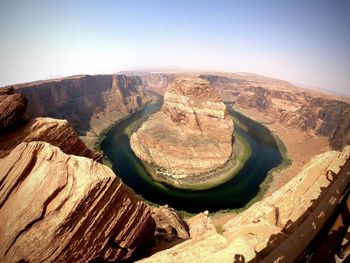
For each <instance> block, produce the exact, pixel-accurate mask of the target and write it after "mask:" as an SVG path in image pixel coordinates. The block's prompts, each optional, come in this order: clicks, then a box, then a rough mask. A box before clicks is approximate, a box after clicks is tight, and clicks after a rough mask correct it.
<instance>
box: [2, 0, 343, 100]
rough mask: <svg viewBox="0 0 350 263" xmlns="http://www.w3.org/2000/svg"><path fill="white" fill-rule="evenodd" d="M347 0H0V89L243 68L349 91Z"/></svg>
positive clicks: (228, 70) (237, 70)
mask: <svg viewBox="0 0 350 263" xmlns="http://www.w3.org/2000/svg"><path fill="white" fill-rule="evenodd" d="M349 25H350V1H308V2H304V1H291V2H289V3H287V2H286V1H283V2H281V1H249V2H248V1H221V2H217V1H216V2H215V1H176V2H163V1H147V2H146V1H127V2H121V1H72V2H70V1H60V2H58V1H57V2H56V1H30V2H29V1H7V2H5V1H0V40H1V49H0V57H1V59H0V86H4V85H10V84H16V83H23V82H29V81H36V80H41V79H47V78H50V77H51V76H71V75H78V74H111V73H117V72H119V71H130V70H131V71H132V70H152V69H159V70H166V69H168V70H169V69H175V70H179V69H180V70H181V69H186V70H194V71H198V70H199V71H223V72H248V73H254V74H259V75H263V76H268V77H274V78H278V79H283V80H286V81H289V82H291V83H301V84H303V85H305V86H310V87H316V88H320V89H324V90H329V91H333V92H337V93H341V94H345V95H350V88H349V84H348V83H349V82H350V26H349Z"/></svg>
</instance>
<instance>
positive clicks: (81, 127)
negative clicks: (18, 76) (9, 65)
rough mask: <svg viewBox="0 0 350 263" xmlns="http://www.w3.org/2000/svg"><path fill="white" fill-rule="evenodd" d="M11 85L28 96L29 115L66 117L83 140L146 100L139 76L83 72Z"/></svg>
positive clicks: (97, 132) (98, 132) (141, 104)
mask: <svg viewBox="0 0 350 263" xmlns="http://www.w3.org/2000/svg"><path fill="white" fill-rule="evenodd" d="M14 88H15V90H16V91H17V92H18V93H21V94H23V95H24V96H25V97H26V98H27V99H28V101H29V106H28V109H27V114H28V115H29V116H30V117H38V116H48V117H52V118H57V119H66V120H68V122H69V123H70V125H71V126H72V127H73V128H74V129H76V131H78V133H79V134H80V135H86V136H87V137H85V138H84V139H86V142H88V139H89V137H90V136H91V137H92V138H94V137H95V136H97V135H99V134H100V132H101V131H102V130H103V129H105V128H107V127H109V126H110V125H111V124H113V123H114V122H116V121H117V120H119V119H121V118H123V117H125V116H126V115H128V114H129V113H132V112H134V111H136V110H139V109H141V108H142V107H143V106H144V105H145V104H146V103H147V102H148V101H149V98H148V97H147V96H146V94H145V93H144V90H143V85H142V81H141V79H140V78H139V77H136V76H135V77H131V76H130V77H127V76H125V75H94V76H89V75H84V76H75V77H68V78H63V79H57V80H47V81H39V82H32V83H27V84H21V85H15V86H14ZM89 145H90V146H92V145H93V144H92V143H89Z"/></svg>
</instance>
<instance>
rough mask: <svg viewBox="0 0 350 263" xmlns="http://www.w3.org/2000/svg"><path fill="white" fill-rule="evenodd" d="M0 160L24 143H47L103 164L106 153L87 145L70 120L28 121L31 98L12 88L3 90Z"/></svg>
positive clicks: (0, 98) (43, 119)
mask: <svg viewBox="0 0 350 263" xmlns="http://www.w3.org/2000/svg"><path fill="white" fill-rule="evenodd" d="M0 94H1V95H0V109H3V110H1V111H0V118H1V121H2V122H1V123H2V124H0V126H2V129H0V135H1V136H0V158H1V157H3V156H5V155H7V154H8V153H9V152H10V151H11V150H12V149H13V148H14V147H15V146H17V145H18V144H19V143H21V142H31V141H44V142H48V143H50V144H52V145H54V146H58V147H59V148H61V150H63V151H64V152H65V153H67V154H74V155H80V156H85V157H88V158H91V159H94V160H96V161H101V159H102V154H101V153H98V152H96V151H93V150H91V149H89V148H88V147H86V146H85V144H84V143H83V142H82V141H81V140H80V139H79V137H78V136H77V134H76V132H75V131H74V129H73V128H72V127H71V126H70V125H69V124H68V122H67V121H66V120H56V119H51V118H39V117H38V118H36V119H30V120H28V119H24V118H23V115H24V113H25V110H26V106H27V99H26V98H25V97H24V96H23V95H21V94H16V93H14V90H13V89H12V88H7V89H3V90H0Z"/></svg>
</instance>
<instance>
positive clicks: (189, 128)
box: [131, 78, 233, 178]
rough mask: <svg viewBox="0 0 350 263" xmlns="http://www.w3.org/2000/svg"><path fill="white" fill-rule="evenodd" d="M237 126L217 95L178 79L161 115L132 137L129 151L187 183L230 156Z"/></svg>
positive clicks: (197, 81)
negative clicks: (234, 126)
mask: <svg viewBox="0 0 350 263" xmlns="http://www.w3.org/2000/svg"><path fill="white" fill-rule="evenodd" d="M232 133H233V122H232V119H231V117H230V116H229V115H228V114H227V111H226V106H225V104H224V103H223V102H222V101H221V99H220V96H219V94H218V92H217V91H216V90H215V89H214V88H212V87H210V86H209V85H208V82H207V81H206V80H203V79H200V78H178V79H176V80H175V81H174V82H173V83H172V85H171V86H170V87H169V88H168V90H167V92H166V94H165V96H164V104H163V107H162V110H161V111H160V112H157V113H155V114H153V115H151V116H150V117H149V119H148V120H147V121H146V122H145V123H143V124H142V126H141V127H140V129H139V130H138V131H137V132H136V133H134V134H133V135H132V136H131V148H132V149H133V151H134V152H135V154H136V155H137V156H138V157H139V158H140V159H142V160H144V161H146V162H147V163H149V164H152V165H155V166H156V167H160V168H161V169H162V168H163V169H165V170H166V171H165V174H168V173H169V174H172V175H174V176H177V177H179V178H180V177H186V176H187V175H190V174H200V173H205V172H208V171H212V170H214V169H216V168H218V167H220V166H222V165H224V164H225V163H226V161H227V160H228V159H229V158H230V157H231V154H232Z"/></svg>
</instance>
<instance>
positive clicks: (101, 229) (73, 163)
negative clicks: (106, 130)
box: [0, 142, 154, 262]
mask: <svg viewBox="0 0 350 263" xmlns="http://www.w3.org/2000/svg"><path fill="white" fill-rule="evenodd" d="M0 189H1V190H0V243H1V246H0V261H1V262H18V261H25V262H42V261H46V262H87V261H91V260H108V261H112V260H113V261H114V260H122V259H127V258H129V257H130V256H131V255H132V254H133V252H134V251H135V250H136V249H137V248H138V247H139V246H141V245H142V244H144V243H145V242H148V241H150V240H152V239H153V234H154V221H153V219H152V217H151V213H150V210H149V208H148V206H147V205H145V204H144V203H143V202H142V201H141V200H140V198H138V197H137V196H136V195H135V194H134V193H133V192H132V190H130V189H129V188H128V187H126V186H125V185H123V183H122V182H121V181H120V179H119V178H118V177H116V176H115V175H114V174H113V172H112V171H111V170H110V169H109V168H108V167H106V166H103V165H101V164H99V163H97V162H94V161H93V160H91V159H88V158H84V157H78V156H73V155H67V154H65V153H63V152H62V151H61V150H60V149H59V148H57V147H54V146H52V145H49V144H48V143H44V142H31V143H21V144H20V145H18V146H17V147H16V148H15V149H13V150H12V152H11V153H10V154H9V155H8V156H6V157H5V158H2V159H0Z"/></svg>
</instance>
